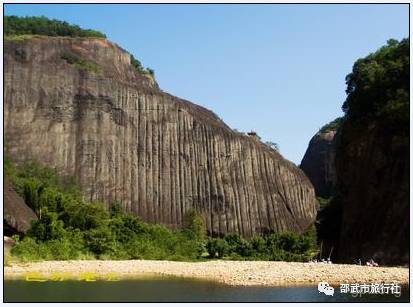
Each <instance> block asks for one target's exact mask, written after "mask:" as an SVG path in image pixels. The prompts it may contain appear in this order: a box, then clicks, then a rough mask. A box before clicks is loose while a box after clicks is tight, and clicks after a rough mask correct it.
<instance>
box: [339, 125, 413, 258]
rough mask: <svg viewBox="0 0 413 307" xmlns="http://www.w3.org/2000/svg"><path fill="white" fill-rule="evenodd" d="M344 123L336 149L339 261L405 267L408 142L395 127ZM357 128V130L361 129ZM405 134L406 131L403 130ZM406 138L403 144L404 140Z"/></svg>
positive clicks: (407, 210)
mask: <svg viewBox="0 0 413 307" xmlns="http://www.w3.org/2000/svg"><path fill="white" fill-rule="evenodd" d="M364 126H367V127H368V128H367V129H366V130H362V129H360V125H355V124H354V123H352V122H345V123H344V126H343V129H342V131H341V133H340V138H339V144H338V146H337V157H336V165H337V177H338V185H337V189H338V192H339V203H340V205H341V206H342V222H341V224H342V226H341V233H340V248H339V253H338V257H339V260H341V261H345V262H352V261H353V260H354V259H359V258H361V259H370V258H371V257H373V258H374V259H376V261H379V262H380V263H381V264H408V263H409V224H410V222H409V201H410V200H409V164H410V155H409V142H408V135H407V137H406V136H405V137H404V139H405V141H403V138H402V137H401V136H400V135H398V133H397V132H393V131H392V130H394V127H392V126H389V125H387V124H385V123H383V122H379V121H374V122H370V123H369V124H368V125H364ZM361 127H362V126H361ZM407 133H408V131H407ZM406 139H407V140H406Z"/></svg>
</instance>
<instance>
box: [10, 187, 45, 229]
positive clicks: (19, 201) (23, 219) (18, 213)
mask: <svg viewBox="0 0 413 307" xmlns="http://www.w3.org/2000/svg"><path fill="white" fill-rule="evenodd" d="M3 197H4V217H3V224H4V235H7V236H10V235H13V234H21V233H25V232H26V231H27V230H28V229H29V228H30V225H31V222H32V221H36V220H37V216H36V214H35V213H34V212H33V210H32V209H30V208H29V207H28V206H27V205H26V203H25V202H24V200H23V198H21V197H20V196H19V195H18V194H17V193H16V191H15V190H14V189H13V187H12V186H11V184H9V183H8V182H5V184H4V192H3Z"/></svg>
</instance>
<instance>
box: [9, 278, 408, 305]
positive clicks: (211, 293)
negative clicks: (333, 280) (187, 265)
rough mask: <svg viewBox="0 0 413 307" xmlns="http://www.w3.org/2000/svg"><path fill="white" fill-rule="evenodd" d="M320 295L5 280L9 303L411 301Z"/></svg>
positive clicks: (186, 283)
mask: <svg viewBox="0 0 413 307" xmlns="http://www.w3.org/2000/svg"><path fill="white" fill-rule="evenodd" d="M339 292H340V291H339V289H338V287H336V289H335V293H334V295H333V296H326V295H325V294H324V293H319V292H318V290H317V288H316V287H315V286H314V287H313V286H311V287H310V286H305V287H303V286H300V287H251V286H249V287H239V286H236V287H233V286H226V285H223V284H219V283H215V282H208V281H200V280H192V279H182V278H159V279H156V278H155V279H154V278H151V279H135V280H120V281H94V282H87V281H69V280H66V281H45V282H33V281H26V280H5V281H4V301H5V302H408V301H409V289H408V286H407V285H405V286H403V287H402V292H401V294H402V295H401V296H400V297H399V298H397V297H395V296H394V295H390V294H387V295H364V296H362V297H361V298H360V297H352V296H351V295H350V294H341V293H339Z"/></svg>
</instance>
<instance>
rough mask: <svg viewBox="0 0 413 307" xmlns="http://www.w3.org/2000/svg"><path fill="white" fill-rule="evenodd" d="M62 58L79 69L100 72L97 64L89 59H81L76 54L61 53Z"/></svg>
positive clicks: (100, 69)
mask: <svg viewBox="0 0 413 307" xmlns="http://www.w3.org/2000/svg"><path fill="white" fill-rule="evenodd" d="M62 59H63V60H65V61H66V62H67V63H69V64H72V65H74V66H75V67H76V68H78V69H79V70H84V71H88V72H92V73H95V74H100V73H102V68H101V67H100V66H99V65H98V64H96V63H95V62H92V61H89V60H85V59H82V58H80V57H78V56H76V55H73V54H64V55H62Z"/></svg>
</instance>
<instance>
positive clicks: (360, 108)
mask: <svg viewBox="0 0 413 307" xmlns="http://www.w3.org/2000/svg"><path fill="white" fill-rule="evenodd" d="M409 50H410V48H409V41H408V40H407V39H404V40H402V41H400V42H398V41H395V40H390V41H389V42H388V44H387V45H386V46H384V47H382V48H380V49H379V50H378V51H376V52H374V53H372V54H370V55H369V56H367V57H365V58H362V59H359V60H358V61H356V63H355V64H354V67H353V71H352V73H350V74H349V75H348V76H347V78H346V82H347V95H348V96H347V99H346V101H345V102H344V105H343V111H344V112H345V116H344V118H343V119H342V120H341V122H340V125H339V126H338V127H335V128H334V127H333V128H334V129H331V128H332V127H330V129H327V130H328V131H327V132H325V131H324V133H323V131H321V132H319V133H318V134H317V135H316V136H315V137H314V138H313V139H312V140H311V142H310V145H309V148H308V150H307V152H306V154H305V157H304V159H303V162H302V165H301V168H302V169H303V170H304V171H305V172H306V174H307V175H308V176H309V178H310V180H311V181H312V182H313V184H314V186H315V189H316V194H317V196H321V197H325V198H329V197H331V199H330V201H329V203H327V204H326V205H325V204H324V208H322V210H320V212H319V214H318V220H319V223H318V225H319V226H318V230H319V231H318V239H319V240H320V241H324V242H325V243H326V244H327V246H328V247H329V248H332V247H334V255H335V260H336V261H339V262H350V263H353V262H354V261H355V260H357V259H362V261H363V262H364V261H367V260H369V259H370V258H373V259H374V260H375V261H378V262H379V263H380V264H388V265H389V264H396V265H400V264H401V265H406V264H408V263H409V241H410V240H409V232H410V231H409V227H410V195H409V181H410V178H409V169H410V167H409V165H410V149H409V124H410V117H409V107H410V97H409V77H410V76H409V67H410V66H409ZM327 126H328V125H327ZM327 126H326V128H328V127H327ZM333 126H336V125H333ZM322 130H323V129H322ZM334 178H335V179H334ZM333 179H334V180H333ZM329 183H331V185H328V184H329ZM330 187H332V188H333V189H332V190H329V189H330Z"/></svg>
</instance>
